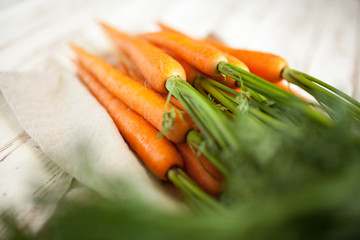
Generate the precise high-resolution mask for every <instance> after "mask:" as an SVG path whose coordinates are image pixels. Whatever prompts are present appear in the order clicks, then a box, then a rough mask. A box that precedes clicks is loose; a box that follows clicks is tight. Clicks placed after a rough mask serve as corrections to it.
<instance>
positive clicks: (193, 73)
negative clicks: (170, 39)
mask: <svg viewBox="0 0 360 240" xmlns="http://www.w3.org/2000/svg"><path fill="white" fill-rule="evenodd" d="M160 49H161V50H163V51H164V52H165V53H166V54H168V55H170V56H171V57H172V58H174V59H175V60H176V61H177V62H178V63H180V64H181V66H182V67H183V68H184V70H185V74H186V81H187V82H188V83H189V84H191V85H193V83H194V80H195V79H196V78H197V77H199V76H200V75H201V73H200V72H199V71H198V70H197V69H196V68H195V67H193V66H192V65H190V64H189V63H187V62H186V61H185V60H184V59H182V58H181V57H180V56H179V55H177V54H176V53H174V52H173V51H170V50H169V49H165V48H160Z"/></svg>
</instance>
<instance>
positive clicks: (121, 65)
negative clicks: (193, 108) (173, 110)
mask: <svg viewBox="0 0 360 240" xmlns="http://www.w3.org/2000/svg"><path fill="white" fill-rule="evenodd" d="M118 69H119V71H120V72H122V73H123V74H126V75H128V76H129V77H131V78H132V79H134V80H136V81H138V82H139V83H141V84H144V85H145V87H147V88H150V89H151V86H148V84H147V83H146V80H145V78H144V77H143V76H142V75H141V74H140V73H139V72H138V71H136V69H135V68H134V66H133V65H132V64H131V63H127V62H126V59H123V61H119V62H118ZM161 96H162V97H163V98H164V99H166V98H167V94H161ZM170 102H171V103H172V104H173V105H174V106H176V107H177V108H179V109H181V110H183V111H186V109H185V108H184V106H183V105H182V104H181V102H180V101H179V100H177V99H176V98H175V97H174V96H171V98H170Z"/></svg>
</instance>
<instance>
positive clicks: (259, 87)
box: [218, 62, 333, 127]
mask: <svg viewBox="0 0 360 240" xmlns="http://www.w3.org/2000/svg"><path fill="white" fill-rule="evenodd" d="M218 71H219V72H220V73H223V74H225V75H227V76H229V77H232V78H233V79H235V80H237V81H242V83H243V84H244V85H245V86H246V87H248V88H250V89H252V90H254V91H255V92H258V93H260V94H261V95H263V96H265V97H267V98H269V99H271V100H273V101H275V102H277V103H278V104H280V105H282V106H284V107H288V108H290V109H293V110H297V111H298V112H300V113H301V114H302V115H303V116H307V117H308V119H311V120H312V121H314V122H317V123H319V124H320V125H322V126H326V127H331V126H332V125H333V123H332V121H331V120H330V119H329V118H328V117H326V116H324V115H323V114H321V113H320V112H317V111H314V109H312V108H310V107H309V106H308V103H307V102H306V101H304V100H302V99H300V98H298V97H296V96H295V95H293V94H291V93H289V92H287V91H285V90H283V89H281V88H279V87H277V86H275V85H274V84H272V83H270V82H268V81H266V80H265V79H262V78H260V77H259V76H256V75H254V74H252V73H250V72H247V71H245V70H243V69H241V68H239V67H237V66H234V65H233V64H230V63H226V62H221V63H219V64H218Z"/></svg>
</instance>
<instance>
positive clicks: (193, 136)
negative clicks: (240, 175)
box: [186, 130, 229, 177]
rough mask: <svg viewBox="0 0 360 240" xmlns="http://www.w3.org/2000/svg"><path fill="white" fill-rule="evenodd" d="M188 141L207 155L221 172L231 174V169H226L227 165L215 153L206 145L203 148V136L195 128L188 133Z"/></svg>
mask: <svg viewBox="0 0 360 240" xmlns="http://www.w3.org/2000/svg"><path fill="white" fill-rule="evenodd" d="M186 142H187V143H188V144H189V145H190V146H192V147H194V148H196V149H197V150H198V151H200V152H201V154H202V155H204V156H205V158H206V159H207V160H208V161H209V162H210V163H211V164H212V165H214V167H216V169H217V170H219V171H220V172H221V174H222V175H223V176H224V177H227V176H229V171H228V170H227V169H226V167H225V166H224V165H223V164H222V163H221V162H220V161H219V159H218V158H216V157H215V156H214V155H213V154H211V153H210V152H209V151H208V150H207V149H206V146H205V147H204V148H203V147H201V146H202V143H203V142H204V139H203V137H202V136H201V135H200V133H198V132H197V131H195V130H192V131H190V132H189V133H188V134H187V135H186Z"/></svg>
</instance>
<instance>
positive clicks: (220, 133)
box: [166, 77, 237, 150]
mask: <svg viewBox="0 0 360 240" xmlns="http://www.w3.org/2000/svg"><path fill="white" fill-rule="evenodd" d="M166 88H167V90H168V91H169V92H170V93H171V94H172V95H173V96H175V97H176V98H177V99H178V100H179V101H180V102H181V103H182V105H183V106H184V107H185V108H186V110H187V112H188V113H189V114H190V116H191V117H192V118H193V120H194V121H195V123H196V124H197V125H198V127H199V129H200V130H201V133H202V134H203V135H204V137H205V140H206V141H207V143H209V144H210V145H214V140H215V143H216V144H218V146H220V147H221V149H222V150H233V149H236V148H237V139H236V135H235V134H234V132H233V131H232V128H231V122H230V121H229V120H228V119H227V118H226V117H225V115H224V114H223V113H222V112H221V111H220V110H219V109H217V108H216V107H215V106H214V105H213V104H212V103H211V102H210V101H209V100H208V99H207V98H206V97H204V96H203V95H201V94H200V93H199V92H198V91H197V90H196V89H194V88H193V87H192V86H191V85H190V84H189V83H187V82H186V81H184V80H182V79H181V78H179V77H172V78H169V79H168V80H167V81H166Z"/></svg>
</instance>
